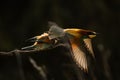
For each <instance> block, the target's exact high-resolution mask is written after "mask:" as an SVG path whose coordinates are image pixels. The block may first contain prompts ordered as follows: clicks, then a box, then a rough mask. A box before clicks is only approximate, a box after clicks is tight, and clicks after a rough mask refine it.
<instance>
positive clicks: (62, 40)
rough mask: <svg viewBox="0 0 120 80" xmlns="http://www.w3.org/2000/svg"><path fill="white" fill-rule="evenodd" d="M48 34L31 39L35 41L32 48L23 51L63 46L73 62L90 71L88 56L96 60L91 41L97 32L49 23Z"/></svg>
mask: <svg viewBox="0 0 120 80" xmlns="http://www.w3.org/2000/svg"><path fill="white" fill-rule="evenodd" d="M49 26H50V29H49V31H48V32H46V33H43V34H41V35H40V36H35V37H33V38H31V40H33V41H34V44H33V45H32V46H28V47H24V48H22V49H35V50H47V49H52V48H55V47H57V46H63V47H65V48H67V49H68V50H69V51H70V55H71V56H72V59H73V61H74V62H75V63H76V64H77V65H78V67H80V68H81V69H83V70H84V71H88V60H87V56H88V55H91V56H92V57H93V58H94V52H93V48H92V43H91V40H92V38H94V37H95V36H96V32H94V31H91V30H84V29H78V28H67V29H62V28H60V27H59V26H58V25H57V24H56V23H53V22H50V23H49Z"/></svg>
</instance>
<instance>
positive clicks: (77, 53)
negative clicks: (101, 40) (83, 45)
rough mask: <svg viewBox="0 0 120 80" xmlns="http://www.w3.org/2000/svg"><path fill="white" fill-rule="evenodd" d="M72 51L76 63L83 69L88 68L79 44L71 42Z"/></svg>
mask: <svg viewBox="0 0 120 80" xmlns="http://www.w3.org/2000/svg"><path fill="white" fill-rule="evenodd" d="M71 45H72V51H73V56H74V60H75V62H76V64H77V65H78V66H79V67H80V68H81V69H83V70H85V71H87V70H88V65H87V59H86V56H85V53H84V52H83V51H82V50H80V48H79V46H78V45H77V44H75V43H72V44H71Z"/></svg>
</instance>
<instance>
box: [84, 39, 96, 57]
mask: <svg viewBox="0 0 120 80" xmlns="http://www.w3.org/2000/svg"><path fill="white" fill-rule="evenodd" d="M84 43H85V45H86V47H87V49H88V50H89V51H90V53H91V54H92V56H93V57H94V52H93V48H92V43H91V39H89V38H87V39H84Z"/></svg>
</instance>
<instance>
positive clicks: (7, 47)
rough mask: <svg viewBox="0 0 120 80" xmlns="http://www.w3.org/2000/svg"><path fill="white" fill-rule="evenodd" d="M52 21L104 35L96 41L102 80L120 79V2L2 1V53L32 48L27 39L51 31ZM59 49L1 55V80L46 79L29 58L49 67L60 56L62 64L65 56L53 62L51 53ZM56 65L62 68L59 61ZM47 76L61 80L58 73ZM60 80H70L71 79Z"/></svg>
mask: <svg viewBox="0 0 120 80" xmlns="http://www.w3.org/2000/svg"><path fill="white" fill-rule="evenodd" d="M48 21H54V22H56V23H57V24H58V25H59V26H61V27H62V28H83V29H90V30H94V31H96V32H98V33H100V34H99V35H98V36H97V37H96V38H95V39H94V40H93V43H94V44H93V46H94V52H95V55H96V62H97V64H98V67H99V69H100V70H99V71H98V72H99V76H98V80H120V77H119V76H120V64H119V63H120V62H119V61H120V50H119V45H120V34H119V30H120V28H119V27H120V0H91V1H90V0H74V1H73V0H2V1H0V51H11V50H14V49H20V48H21V47H24V46H26V45H28V43H26V42H25V40H26V39H28V38H31V37H33V36H36V35H40V34H41V33H43V32H44V31H47V30H48V29H49V27H48ZM57 50H59V49H56V50H50V51H43V52H41V53H43V54H44V53H45V55H43V54H41V55H39V54H29V55H22V56H19V57H18V56H16V55H15V56H0V80H16V79H18V80H45V79H41V77H40V76H39V75H38V74H37V72H36V70H35V69H34V67H32V65H31V63H30V62H29V59H28V56H31V57H34V59H35V60H36V62H37V64H39V65H41V66H43V65H42V64H46V65H49V64H50V63H51V62H52V61H54V60H56V57H57V61H58V62H61V61H59V59H62V60H63V62H64V57H62V56H63V55H62V56H61V57H60V56H58V55H56V54H52V56H54V55H55V56H56V57H52V59H53V60H52V59H51V55H50V54H47V53H56V51H57ZM59 55H60V54H59ZM49 61H51V62H49ZM53 64H56V65H59V64H58V63H55V62H53ZM56 67H58V66H56ZM56 67H55V66H54V67H53V66H52V67H51V68H52V69H53V68H54V69H55V68H56ZM43 68H44V66H43ZM49 68H50V67H49ZM52 69H49V70H51V71H53V70H52ZM57 69H58V68H57ZM57 69H56V72H57ZM65 70H66V69H65ZM68 72H70V71H69V70H68ZM46 73H48V75H47V77H49V78H48V80H58V79H57V78H54V76H58V75H57V74H56V75H54V74H52V72H50V73H51V74H52V75H51V74H50V73H49V71H47V72H46ZM53 73H55V71H53ZM70 73H72V72H70ZM61 74H64V72H61ZM63 76H64V75H63ZM67 76H68V75H67ZM69 76H70V74H69ZM60 79H61V80H70V79H69V78H67V77H66V78H64V77H63V79H62V78H60ZM72 80H75V79H72Z"/></svg>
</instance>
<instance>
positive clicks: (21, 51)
mask: <svg viewBox="0 0 120 80" xmlns="http://www.w3.org/2000/svg"><path fill="white" fill-rule="evenodd" d="M35 52H38V50H18V49H15V50H12V51H9V52H0V55H8V56H13V55H14V54H17V53H20V54H23V53H35Z"/></svg>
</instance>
